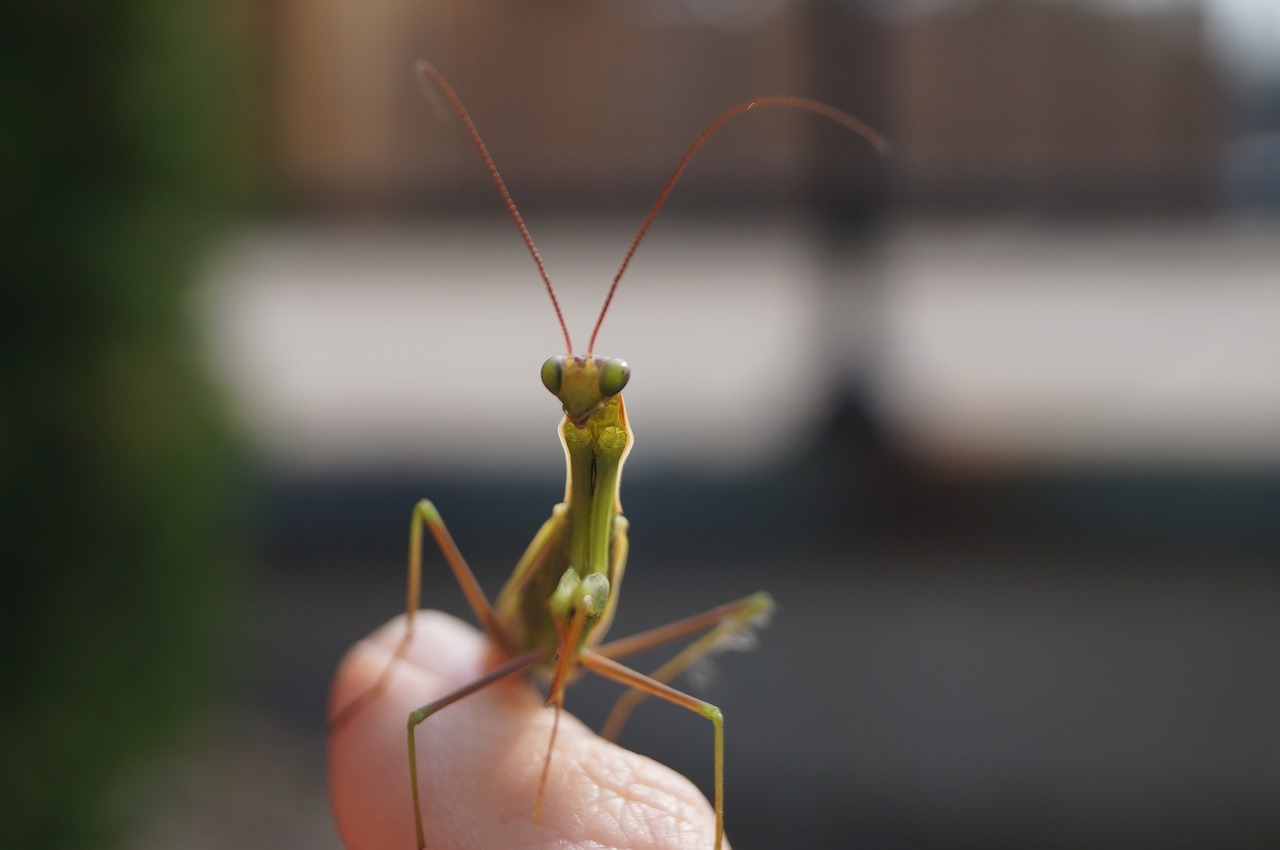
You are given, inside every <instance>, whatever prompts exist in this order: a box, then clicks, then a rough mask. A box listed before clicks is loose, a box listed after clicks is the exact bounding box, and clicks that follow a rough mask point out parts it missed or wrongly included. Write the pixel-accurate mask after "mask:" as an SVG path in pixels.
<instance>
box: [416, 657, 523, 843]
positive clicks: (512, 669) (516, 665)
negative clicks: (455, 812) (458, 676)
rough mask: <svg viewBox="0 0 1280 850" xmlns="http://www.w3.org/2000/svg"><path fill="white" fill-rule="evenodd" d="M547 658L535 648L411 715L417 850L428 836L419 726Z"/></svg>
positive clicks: (421, 707)
mask: <svg viewBox="0 0 1280 850" xmlns="http://www.w3.org/2000/svg"><path fill="white" fill-rule="evenodd" d="M546 657H547V650H545V649H534V650H530V651H529V652H525V653H523V654H521V655H517V656H516V657H515V658H512V659H511V660H510V661H507V662H506V663H505V664H501V665H499V666H498V667H495V668H494V669H492V670H490V671H489V672H488V673H486V674H484V675H483V676H481V677H480V678H479V679H476V680H475V681H474V682H471V683H470V684H467V685H463V686H462V687H461V688H458V689H457V690H456V691H453V692H452V693H449V694H446V695H445V696H443V697H441V698H440V699H438V700H434V701H432V702H429V703H427V704H426V705H424V706H420V707H419V708H416V709H414V710H413V711H412V712H410V714H409V721H408V724H407V725H408V737H409V787H410V788H411V789H412V790H413V826H414V829H415V830H416V834H417V837H418V850H422V848H424V847H426V846H427V840H426V836H425V835H424V834H423V831H422V802H421V800H420V799H419V797H418V740H417V737H416V736H415V735H414V732H415V731H416V730H417V728H418V724H419V723H421V722H422V721H424V720H426V719H427V718H428V717H430V716H431V715H433V714H435V713H436V712H437V711H439V710H440V709H442V708H447V707H448V706H451V705H453V704H454V703H455V702H458V701H459V700H461V699H464V698H465V697H469V696H471V695H472V694H474V693H475V692H476V691H479V690H482V689H484V688H487V687H489V686H490V685H492V684H494V683H495V682H499V681H501V680H503V679H505V678H507V677H508V676H514V675H515V674H516V673H520V672H521V671H524V670H528V669H529V668H530V667H533V666H534V665H535V664H538V663H540V662H541V661H543V660H544V659H545V658H546Z"/></svg>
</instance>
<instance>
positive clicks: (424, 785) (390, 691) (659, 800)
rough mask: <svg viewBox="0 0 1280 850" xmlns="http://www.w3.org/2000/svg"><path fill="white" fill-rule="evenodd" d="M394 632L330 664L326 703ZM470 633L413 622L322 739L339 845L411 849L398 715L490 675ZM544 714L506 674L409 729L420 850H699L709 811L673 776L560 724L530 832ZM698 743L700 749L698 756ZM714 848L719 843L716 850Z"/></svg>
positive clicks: (709, 833) (403, 726) (546, 724)
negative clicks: (371, 694)
mask: <svg viewBox="0 0 1280 850" xmlns="http://www.w3.org/2000/svg"><path fill="white" fill-rule="evenodd" d="M404 633H405V628H404V618H403V617H400V618H397V619H395V620H393V621H391V622H390V623H388V624H387V625H386V626H383V627H382V628H380V629H378V630H377V631H376V632H374V633H373V634H372V635H370V636H369V637H368V638H366V639H365V640H362V641H361V642H360V643H358V644H357V645H356V646H355V647H353V648H352V649H351V651H350V652H348V654H347V656H346V657H345V658H344V659H343V661H342V663H341V665H340V666H339V669H338V673H337V675H336V677H335V680H334V686H333V689H332V692H331V705H332V706H336V707H339V710H340V707H341V706H343V705H346V704H348V702H349V701H350V700H353V699H357V698H359V696H360V694H362V693H364V692H366V691H367V690H368V688H370V687H371V686H372V685H373V684H374V683H375V682H377V681H378V680H379V677H381V676H382V675H383V674H384V673H385V671H386V670H387V665H388V664H389V663H390V661H391V659H392V658H393V657H394V654H395V652H396V649H397V647H399V646H400V643H401V640H402V638H403V635H404ZM490 654H491V649H490V647H489V645H488V642H487V641H486V640H485V638H484V636H483V635H482V634H481V633H479V632H477V631H475V630H474V629H472V628H471V627H470V626H467V625H466V624H464V623H462V622H461V621H459V620H456V619H454V618H452V617H449V616H448V615H444V614H440V613H439V612H423V613H420V614H419V616H418V618H417V619H416V620H415V624H414V635H413V639H412V641H410V642H409V643H408V644H407V645H405V647H404V652H403V659H404V660H403V662H400V663H397V664H396V666H395V667H394V668H393V671H392V674H391V675H390V677H389V678H388V679H387V680H386V683H385V687H384V688H383V690H382V691H381V692H380V693H379V695H378V696H377V698H376V699H374V700H372V701H371V702H370V703H369V704H368V705H367V706H364V707H362V708H361V709H360V710H359V711H358V712H356V713H355V714H354V715H353V716H351V717H349V718H348V719H346V720H345V721H344V722H343V723H342V724H341V725H340V726H339V727H336V728H334V729H332V730H331V732H330V737H329V754H330V796H331V802H332V806H333V811H334V818H335V821H336V822H337V826H338V831H339V833H340V835H341V836H342V840H343V842H344V844H345V845H346V846H347V848H348V850H412V848H413V847H415V846H416V838H415V835H414V818H413V798H412V795H411V792H410V783H409V771H408V755H407V750H408V737H407V729H408V727H407V720H408V716H409V713H410V712H411V711H413V710H414V709H416V708H418V707H419V706H421V705H423V704H425V703H427V702H430V701H431V700H435V699H439V698H440V697H442V696H443V695H445V694H447V693H450V692H452V691H454V690H456V689H457V688H459V687H461V686H462V685H465V684H467V683H469V682H471V681H473V680H474V679H476V678H477V677H478V676H480V675H481V674H482V673H483V672H484V671H485V670H486V669H488V667H489V666H491V658H490ZM551 721H552V712H551V711H549V710H544V708H543V706H542V700H541V698H540V697H539V696H538V695H537V693H536V692H535V691H534V690H533V689H532V688H531V687H530V686H529V685H528V684H527V683H526V682H524V681H523V680H521V679H520V678H519V677H513V678H512V679H509V680H505V681H504V682H503V683H501V684H498V685H495V686H493V687H490V688H486V689H485V690H482V691H479V692H477V693H475V694H473V695H472V696H469V697H467V698H465V699H463V700H461V701H459V702H457V703H455V704H452V705H450V706H449V707H448V708H447V709H445V710H442V711H440V712H439V713H438V714H434V715H432V716H431V717H430V718H429V719H428V720H427V721H426V722H424V723H422V724H421V725H419V726H418V727H417V730H416V732H415V740H416V742H417V747H418V766H419V781H420V786H421V795H420V800H421V802H422V806H423V811H424V827H425V829H426V832H427V843H428V846H429V847H431V848H432V850H451V848H459V847H513V846H521V847H536V846H544V845H545V846H552V845H555V846H565V847H574V846H592V847H600V848H609V847H617V848H621V847H627V848H631V850H676V848H680V850H689V848H697V850H704V848H705V850H711V848H712V845H713V842H714V815H713V813H712V810H711V806H710V804H709V803H708V802H707V800H706V798H705V797H704V796H703V795H702V794H701V792H699V791H698V790H697V788H696V787H694V786H693V785H692V783H690V782H689V781H688V780H687V779H685V778H684V777H683V776H681V775H679V774H677V773H676V772H675V771H673V770H671V769H670V768H667V767H666V766H664V765H661V764H659V763H657V762H654V761H652V760H651V759H648V758H646V757H644V756H640V755H637V754H636V753H632V752H630V751H628V750H624V749H622V748H620V747H617V746H616V745H614V744H612V743H610V742H607V741H604V740H603V739H601V738H599V737H598V736H596V735H595V734H594V733H592V732H591V731H590V730H589V729H587V728H586V727H585V726H583V725H582V724H581V723H580V722H578V721H577V720H576V718H573V717H572V716H571V715H568V714H566V715H565V716H564V717H563V719H562V722H561V727H560V733H559V737H558V739H557V742H556V748H555V752H554V753H553V754H552V763H551V772H550V776H549V780H548V783H547V788H546V798H545V804H544V807H543V817H542V826H541V827H540V828H537V829H535V827H534V826H533V809H534V804H535V799H536V795H537V783H538V778H539V776H540V774H541V770H542V764H543V759H544V758H545V757H546V752H547V750H546V748H547V745H548V742H549V739H550V728H551ZM709 757H710V745H709V744H708V758H709ZM727 846H728V845H727V842H726V844H725V847H726V848H727Z"/></svg>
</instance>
